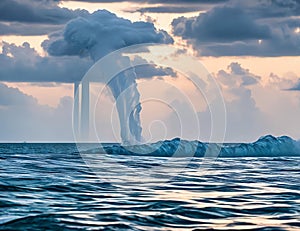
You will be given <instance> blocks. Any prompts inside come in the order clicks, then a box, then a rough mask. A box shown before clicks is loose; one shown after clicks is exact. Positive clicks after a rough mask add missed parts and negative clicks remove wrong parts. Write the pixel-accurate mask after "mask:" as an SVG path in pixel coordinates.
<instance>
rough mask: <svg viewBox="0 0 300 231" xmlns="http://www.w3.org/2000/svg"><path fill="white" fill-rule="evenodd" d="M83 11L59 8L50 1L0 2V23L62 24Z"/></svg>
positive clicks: (21, 0)
mask: <svg viewBox="0 0 300 231" xmlns="http://www.w3.org/2000/svg"><path fill="white" fill-rule="evenodd" d="M85 14H87V11H85V10H75V11H73V10H69V9H67V8H60V7H59V6H58V5H57V4H56V3H53V2H51V1H32V0H1V1H0V21H6V22H22V23H25V22H26V23H45V24H54V25H57V24H63V23H66V22H68V21H69V20H71V19H72V18H75V17H77V16H80V15H85Z"/></svg>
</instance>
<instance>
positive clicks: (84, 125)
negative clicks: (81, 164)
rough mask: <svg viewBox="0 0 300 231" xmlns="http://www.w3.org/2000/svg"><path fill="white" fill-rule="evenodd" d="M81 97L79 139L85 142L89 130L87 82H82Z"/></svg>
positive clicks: (88, 92)
mask: <svg viewBox="0 0 300 231" xmlns="http://www.w3.org/2000/svg"><path fill="white" fill-rule="evenodd" d="M81 97H82V98H81V116H80V117H81V124H80V129H81V135H82V137H81V138H82V140H83V141H87V140H88V138H89V130H90V83H89V82H88V81H83V82H82V88H81Z"/></svg>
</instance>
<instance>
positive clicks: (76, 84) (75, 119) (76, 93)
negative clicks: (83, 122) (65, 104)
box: [73, 82, 80, 139]
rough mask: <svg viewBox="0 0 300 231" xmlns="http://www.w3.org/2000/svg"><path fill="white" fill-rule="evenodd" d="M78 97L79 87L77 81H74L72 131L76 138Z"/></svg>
mask: <svg viewBox="0 0 300 231" xmlns="http://www.w3.org/2000/svg"><path fill="white" fill-rule="evenodd" d="M79 97H80V89H79V82H75V83H74V106H73V131H74V133H75V137H76V138H77V139H78V138H79V137H78V136H79V127H80V124H79V117H80V111H79V99H80V98H79Z"/></svg>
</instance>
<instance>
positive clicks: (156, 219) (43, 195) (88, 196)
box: [0, 143, 300, 231]
mask: <svg viewBox="0 0 300 231" xmlns="http://www.w3.org/2000/svg"><path fill="white" fill-rule="evenodd" d="M94 155H95V156H101V154H94ZM103 156H106V157H105V158H106V160H107V159H110V160H111V166H110V165H109V162H108V161H106V162H105V164H103V166H102V162H101V161H103V158H104V157H103ZM101 158H102V159H101ZM101 158H99V159H97V160H98V165H99V166H101V168H99V169H98V170H97V171H95V169H94V167H93V168H91V167H90V166H88V164H87V162H86V160H85V158H82V155H80V154H79V153H78V152H77V148H76V145H75V144H30V143H27V144H0V230H13V231H15V230H22V231H23V230H300V191H299V185H300V158H299V157H292V156H284V155H283V156H274V157H272V156H268V157H234V158H217V159H215V160H213V161H212V162H211V164H210V165H209V167H207V168H206V169H205V172H204V171H203V168H202V162H203V158H201V157H193V158H191V159H190V160H189V162H188V164H186V163H185V161H186V159H185V158H177V159H176V165H177V164H178V165H180V164H181V162H182V163H184V165H182V166H184V168H183V169H181V170H180V172H178V173H177V174H176V175H174V174H172V173H173V171H172V168H176V165H174V166H167V168H170V171H169V170H168V169H167V171H164V177H165V178H164V180H163V181H159V179H158V181H157V182H155V177H154V178H152V180H149V179H147V177H146V174H147V173H149V169H152V168H153V167H155V166H160V165H161V164H162V163H165V162H166V159H167V158H168V157H156V156H148V157H145V156H130V155H122V156H113V155H112V154H111V155H108V154H103V155H102V157H101ZM112 160H114V161H115V162H118V165H120V166H121V165H122V168H119V172H118V174H115V173H116V171H114V174H111V169H112V168H114V167H115V165H114V163H113V161H112ZM126 168H128V169H130V171H133V172H134V173H135V174H136V176H138V179H139V181H138V182H133V178H131V177H130V175H127V173H126V172H124V171H125V170H126ZM168 172H169V173H170V177H168ZM144 177H145V178H144ZM143 179H144V180H143ZM153 179H154V180H153Z"/></svg>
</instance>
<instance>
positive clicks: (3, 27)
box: [0, 22, 62, 36]
mask: <svg viewBox="0 0 300 231" xmlns="http://www.w3.org/2000/svg"><path fill="white" fill-rule="evenodd" d="M60 29H62V26H61V25H47V24H35V25H34V26H32V25H31V24H26V23H25V24H24V23H18V22H11V23H2V22H0V35H24V36H27V35H45V34H48V33H51V32H54V31H57V30H60Z"/></svg>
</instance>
